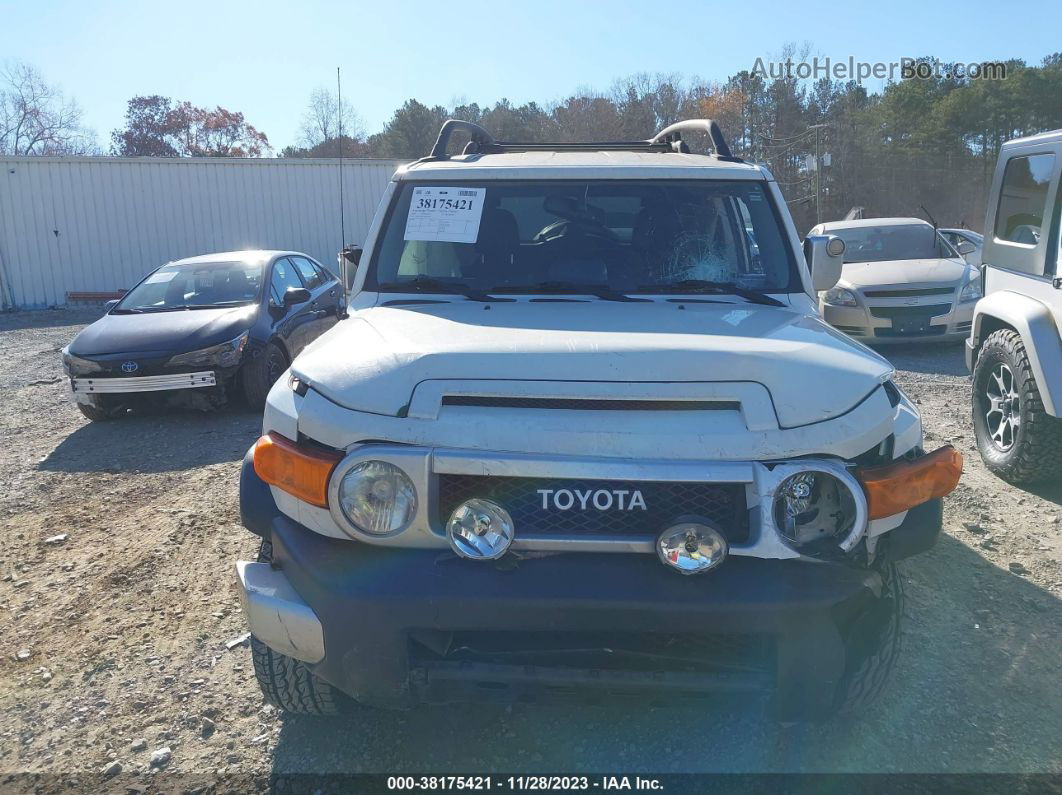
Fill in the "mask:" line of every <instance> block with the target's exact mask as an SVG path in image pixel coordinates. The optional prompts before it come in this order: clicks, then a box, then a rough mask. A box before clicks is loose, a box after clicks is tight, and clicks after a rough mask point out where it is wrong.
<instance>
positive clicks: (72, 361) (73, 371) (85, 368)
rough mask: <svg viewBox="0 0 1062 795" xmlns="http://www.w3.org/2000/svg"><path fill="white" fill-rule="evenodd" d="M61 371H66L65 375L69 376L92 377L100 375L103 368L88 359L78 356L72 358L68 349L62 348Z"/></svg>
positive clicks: (72, 355)
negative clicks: (95, 374)
mask: <svg viewBox="0 0 1062 795" xmlns="http://www.w3.org/2000/svg"><path fill="white" fill-rule="evenodd" d="M62 354H63V369H64V370H66V374H67V375H69V376H79V375H92V374H93V373H102V372H103V366H102V365H100V364H99V363H98V362H94V361H91V360H90V359H82V358H81V357H80V356H74V354H72V353H70V348H69V346H67V347H66V348H63V351H62Z"/></svg>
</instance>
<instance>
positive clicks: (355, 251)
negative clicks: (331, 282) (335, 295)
mask: <svg viewBox="0 0 1062 795" xmlns="http://www.w3.org/2000/svg"><path fill="white" fill-rule="evenodd" d="M363 253H364V249H362V247H361V246H355V245H354V244H353V243H352V244H351V245H349V246H346V247H344V249H343V250H342V251H341V252H340V253H339V272H340V274H341V277H342V279H343V287H344V289H347V290H349V289H350V288H351V287H353V286H354V275H355V274H356V273H357V272H358V266H359V265H360V264H361V255H362V254H363Z"/></svg>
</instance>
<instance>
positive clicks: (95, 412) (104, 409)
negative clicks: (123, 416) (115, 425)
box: [77, 395, 117, 422]
mask: <svg viewBox="0 0 1062 795" xmlns="http://www.w3.org/2000/svg"><path fill="white" fill-rule="evenodd" d="M89 400H90V401H91V402H90V403H82V402H81V401H80V400H79V401H77V408H78V411H80V412H81V413H82V414H83V415H84V416H85V418H86V419H88V420H91V421H92V422H105V421H107V420H113V419H115V417H116V416H117V407H116V406H114V405H112V404H111V403H109V402H108V401H107V396H106V395H91V396H90V397H89Z"/></svg>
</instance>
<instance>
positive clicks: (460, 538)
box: [446, 498, 514, 560]
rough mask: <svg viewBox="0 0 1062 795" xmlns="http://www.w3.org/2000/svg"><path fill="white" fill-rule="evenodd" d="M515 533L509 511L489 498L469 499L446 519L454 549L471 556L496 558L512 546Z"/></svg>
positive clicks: (464, 556)
mask: <svg viewBox="0 0 1062 795" xmlns="http://www.w3.org/2000/svg"><path fill="white" fill-rule="evenodd" d="M513 535H514V528H513V519H512V517H511V516H509V512H508V511H507V510H505V509H504V508H502V507H501V506H500V505H498V504H496V503H493V502H491V501H490V500H481V499H478V498H473V499H471V500H466V501H465V502H463V503H461V504H460V505H458V506H457V510H455V511H454V512H453V514H451V516H450V521H448V522H447V523H446V537H447V538H448V539H449V541H450V546H451V547H452V548H453V550H454V552H456V553H457V554H458V555H460V556H461V557H462V558H470V559H472V560H497V559H498V558H500V557H501V556H502V555H504V554H505V553H506V552H507V551H508V550H509V545H510V544H512V543H513Z"/></svg>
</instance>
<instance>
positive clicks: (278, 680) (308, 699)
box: [251, 541, 353, 715]
mask: <svg viewBox="0 0 1062 795" xmlns="http://www.w3.org/2000/svg"><path fill="white" fill-rule="evenodd" d="M272 560H273V545H272V544H271V543H269V542H268V541H263V542H262V546H261V548H260V549H259V551H258V562H259V563H270V562H272ZM251 659H252V661H253V662H254V675H255V678H257V679H258V686H259V687H261V688H262V695H264V696H265V699H266V701H268V702H269V703H270V704H272V705H273V706H274V707H276V708H277V709H280V710H283V711H284V712H291V713H296V714H300V715H341V714H343V713H346V712H349V711H350V710H351V707H352V706H353V701H352V700H351V699H350V698H349V697H348V696H346V695H345V694H343V693H341V692H339V691H338V690H336V689H335V688H334V687H332V686H331V685H330V684H328V682H326V681H324V680H323V679H319V678H318V677H317V676H315V675H314V674H313V672H312V671H311V670H310V669H309V668H308V667H306V664H305V663H304V662H302V661H301V660H296V659H294V658H293V657H288V656H287V655H285V654H281V653H279V652H276V651H273V649H271V648H269V647H268V646H266V645H265V644H264V643H262V641H260V640H259V639H258V638H256V637H255V636H254V635H252V636H251Z"/></svg>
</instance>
